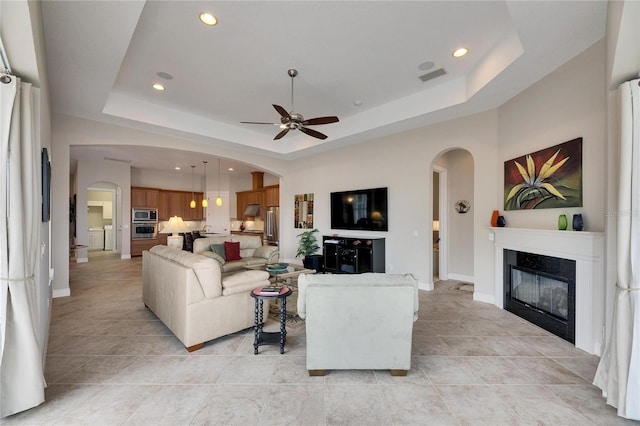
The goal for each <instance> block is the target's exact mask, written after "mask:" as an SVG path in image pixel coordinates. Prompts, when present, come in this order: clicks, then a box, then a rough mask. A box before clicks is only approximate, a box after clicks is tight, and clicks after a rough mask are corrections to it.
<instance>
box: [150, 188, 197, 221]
mask: <svg viewBox="0 0 640 426" xmlns="http://www.w3.org/2000/svg"><path fill="white" fill-rule="evenodd" d="M193 195H194V199H195V201H196V207H195V208H194V209H192V208H191V207H189V203H190V202H191V192H190V191H169V190H166V191H165V190H162V191H160V207H159V209H158V219H159V220H169V218H171V217H172V216H180V217H181V218H182V220H204V209H203V208H202V197H203V194H202V192H196V193H194V194H193Z"/></svg>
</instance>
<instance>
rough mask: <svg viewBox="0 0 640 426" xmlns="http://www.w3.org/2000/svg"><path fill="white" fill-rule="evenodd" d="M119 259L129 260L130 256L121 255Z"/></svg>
mask: <svg viewBox="0 0 640 426" xmlns="http://www.w3.org/2000/svg"><path fill="white" fill-rule="evenodd" d="M120 259H122V260H127V259H131V255H130V254H121V255H120Z"/></svg>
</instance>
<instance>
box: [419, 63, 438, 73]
mask: <svg viewBox="0 0 640 426" xmlns="http://www.w3.org/2000/svg"><path fill="white" fill-rule="evenodd" d="M434 65H435V64H434V63H433V62H431V61H425V62H423V63H421V64H420V65H418V69H419V70H422V71H427V70H430V69H431V68H433V66H434Z"/></svg>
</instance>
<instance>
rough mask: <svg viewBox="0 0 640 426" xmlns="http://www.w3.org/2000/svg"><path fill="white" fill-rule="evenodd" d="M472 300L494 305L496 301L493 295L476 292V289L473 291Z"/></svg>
mask: <svg viewBox="0 0 640 426" xmlns="http://www.w3.org/2000/svg"><path fill="white" fill-rule="evenodd" d="M473 300H475V301H476V302H484V303H490V304H492V305H495V302H496V298H495V296H494V295H492V294H484V293H478V292H477V291H474V292H473Z"/></svg>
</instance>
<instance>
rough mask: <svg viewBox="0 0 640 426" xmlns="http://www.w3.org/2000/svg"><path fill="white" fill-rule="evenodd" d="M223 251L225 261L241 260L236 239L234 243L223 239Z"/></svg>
mask: <svg viewBox="0 0 640 426" xmlns="http://www.w3.org/2000/svg"><path fill="white" fill-rule="evenodd" d="M224 253H225V258H226V260H227V262H231V261H232V260H241V259H242V258H241V257H240V242H239V241H237V242H235V243H232V242H229V241H225V242H224Z"/></svg>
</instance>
